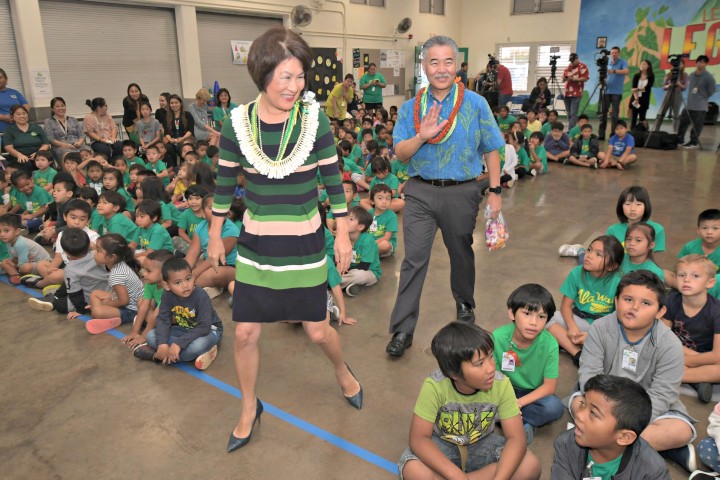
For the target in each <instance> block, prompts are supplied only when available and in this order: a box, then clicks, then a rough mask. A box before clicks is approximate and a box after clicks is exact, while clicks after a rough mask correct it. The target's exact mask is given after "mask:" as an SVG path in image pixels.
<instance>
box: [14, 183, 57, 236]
mask: <svg viewBox="0 0 720 480" xmlns="http://www.w3.org/2000/svg"><path fill="white" fill-rule="evenodd" d="M10 181H11V182H12V184H13V186H14V187H15V189H16V190H17V194H16V196H15V197H12V196H11V198H10V199H11V201H12V205H13V206H12V208H11V209H10V210H9V211H8V213H18V214H20V220H21V223H22V226H23V227H25V228H27V229H28V231H30V232H36V231H38V230H39V229H40V226H41V225H42V223H43V215H45V212H47V210H48V205H49V204H50V202H52V196H51V195H50V194H49V193H48V191H47V190H45V189H43V188H40V187H38V186H37V185H35V184H34V183H33V181H32V179H31V178H30V175H29V174H28V173H27V172H26V171H25V170H18V171H17V172H15V173H13V174H12V176H11V177H10Z"/></svg>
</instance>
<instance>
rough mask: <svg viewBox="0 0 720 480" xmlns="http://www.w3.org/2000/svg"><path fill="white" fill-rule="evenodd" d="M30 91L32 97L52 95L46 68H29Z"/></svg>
mask: <svg viewBox="0 0 720 480" xmlns="http://www.w3.org/2000/svg"><path fill="white" fill-rule="evenodd" d="M30 77H31V78H32V84H31V85H32V92H33V96H34V97H52V96H53V88H52V81H51V80H50V70H48V69H47V68H31V69H30Z"/></svg>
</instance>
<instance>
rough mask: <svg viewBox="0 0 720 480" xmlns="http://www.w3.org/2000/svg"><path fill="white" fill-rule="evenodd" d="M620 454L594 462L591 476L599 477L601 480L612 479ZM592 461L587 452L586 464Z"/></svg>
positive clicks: (616, 470)
mask: <svg viewBox="0 0 720 480" xmlns="http://www.w3.org/2000/svg"><path fill="white" fill-rule="evenodd" d="M622 457H623V456H622V455H619V456H618V457H617V458H616V459H614V460H610V461H609V462H606V463H594V464H593V466H592V467H590V468H591V470H592V475H593V477H600V478H602V480H612V478H613V475H615V474H616V473H617V472H618V469H619V468H620V462H621V461H622ZM591 461H593V458H592V455H590V452H588V464H589V463H590V462H591Z"/></svg>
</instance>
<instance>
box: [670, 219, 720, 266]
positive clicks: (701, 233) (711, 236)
mask: <svg viewBox="0 0 720 480" xmlns="http://www.w3.org/2000/svg"><path fill="white" fill-rule="evenodd" d="M697 233H698V238H696V239H695V240H692V241H690V242H688V243H686V244H685V245H684V246H683V248H682V250H680V253H679V254H678V258H682V257H684V256H685V255H689V254H691V253H697V254H698V255H705V256H707V257H708V258H709V259H710V260H712V262H713V263H714V264H715V268H716V270H720V209H717V208H709V209H707V210H703V211H702V212H700V215H698V220H697Z"/></svg>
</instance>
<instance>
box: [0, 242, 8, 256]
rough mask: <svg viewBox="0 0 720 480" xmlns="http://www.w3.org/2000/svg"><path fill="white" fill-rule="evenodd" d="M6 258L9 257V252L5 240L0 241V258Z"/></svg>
mask: <svg viewBox="0 0 720 480" xmlns="http://www.w3.org/2000/svg"><path fill="white" fill-rule="evenodd" d="M6 258H10V253H9V252H8V249H7V245H5V242H0V260H5V259H6Z"/></svg>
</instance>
